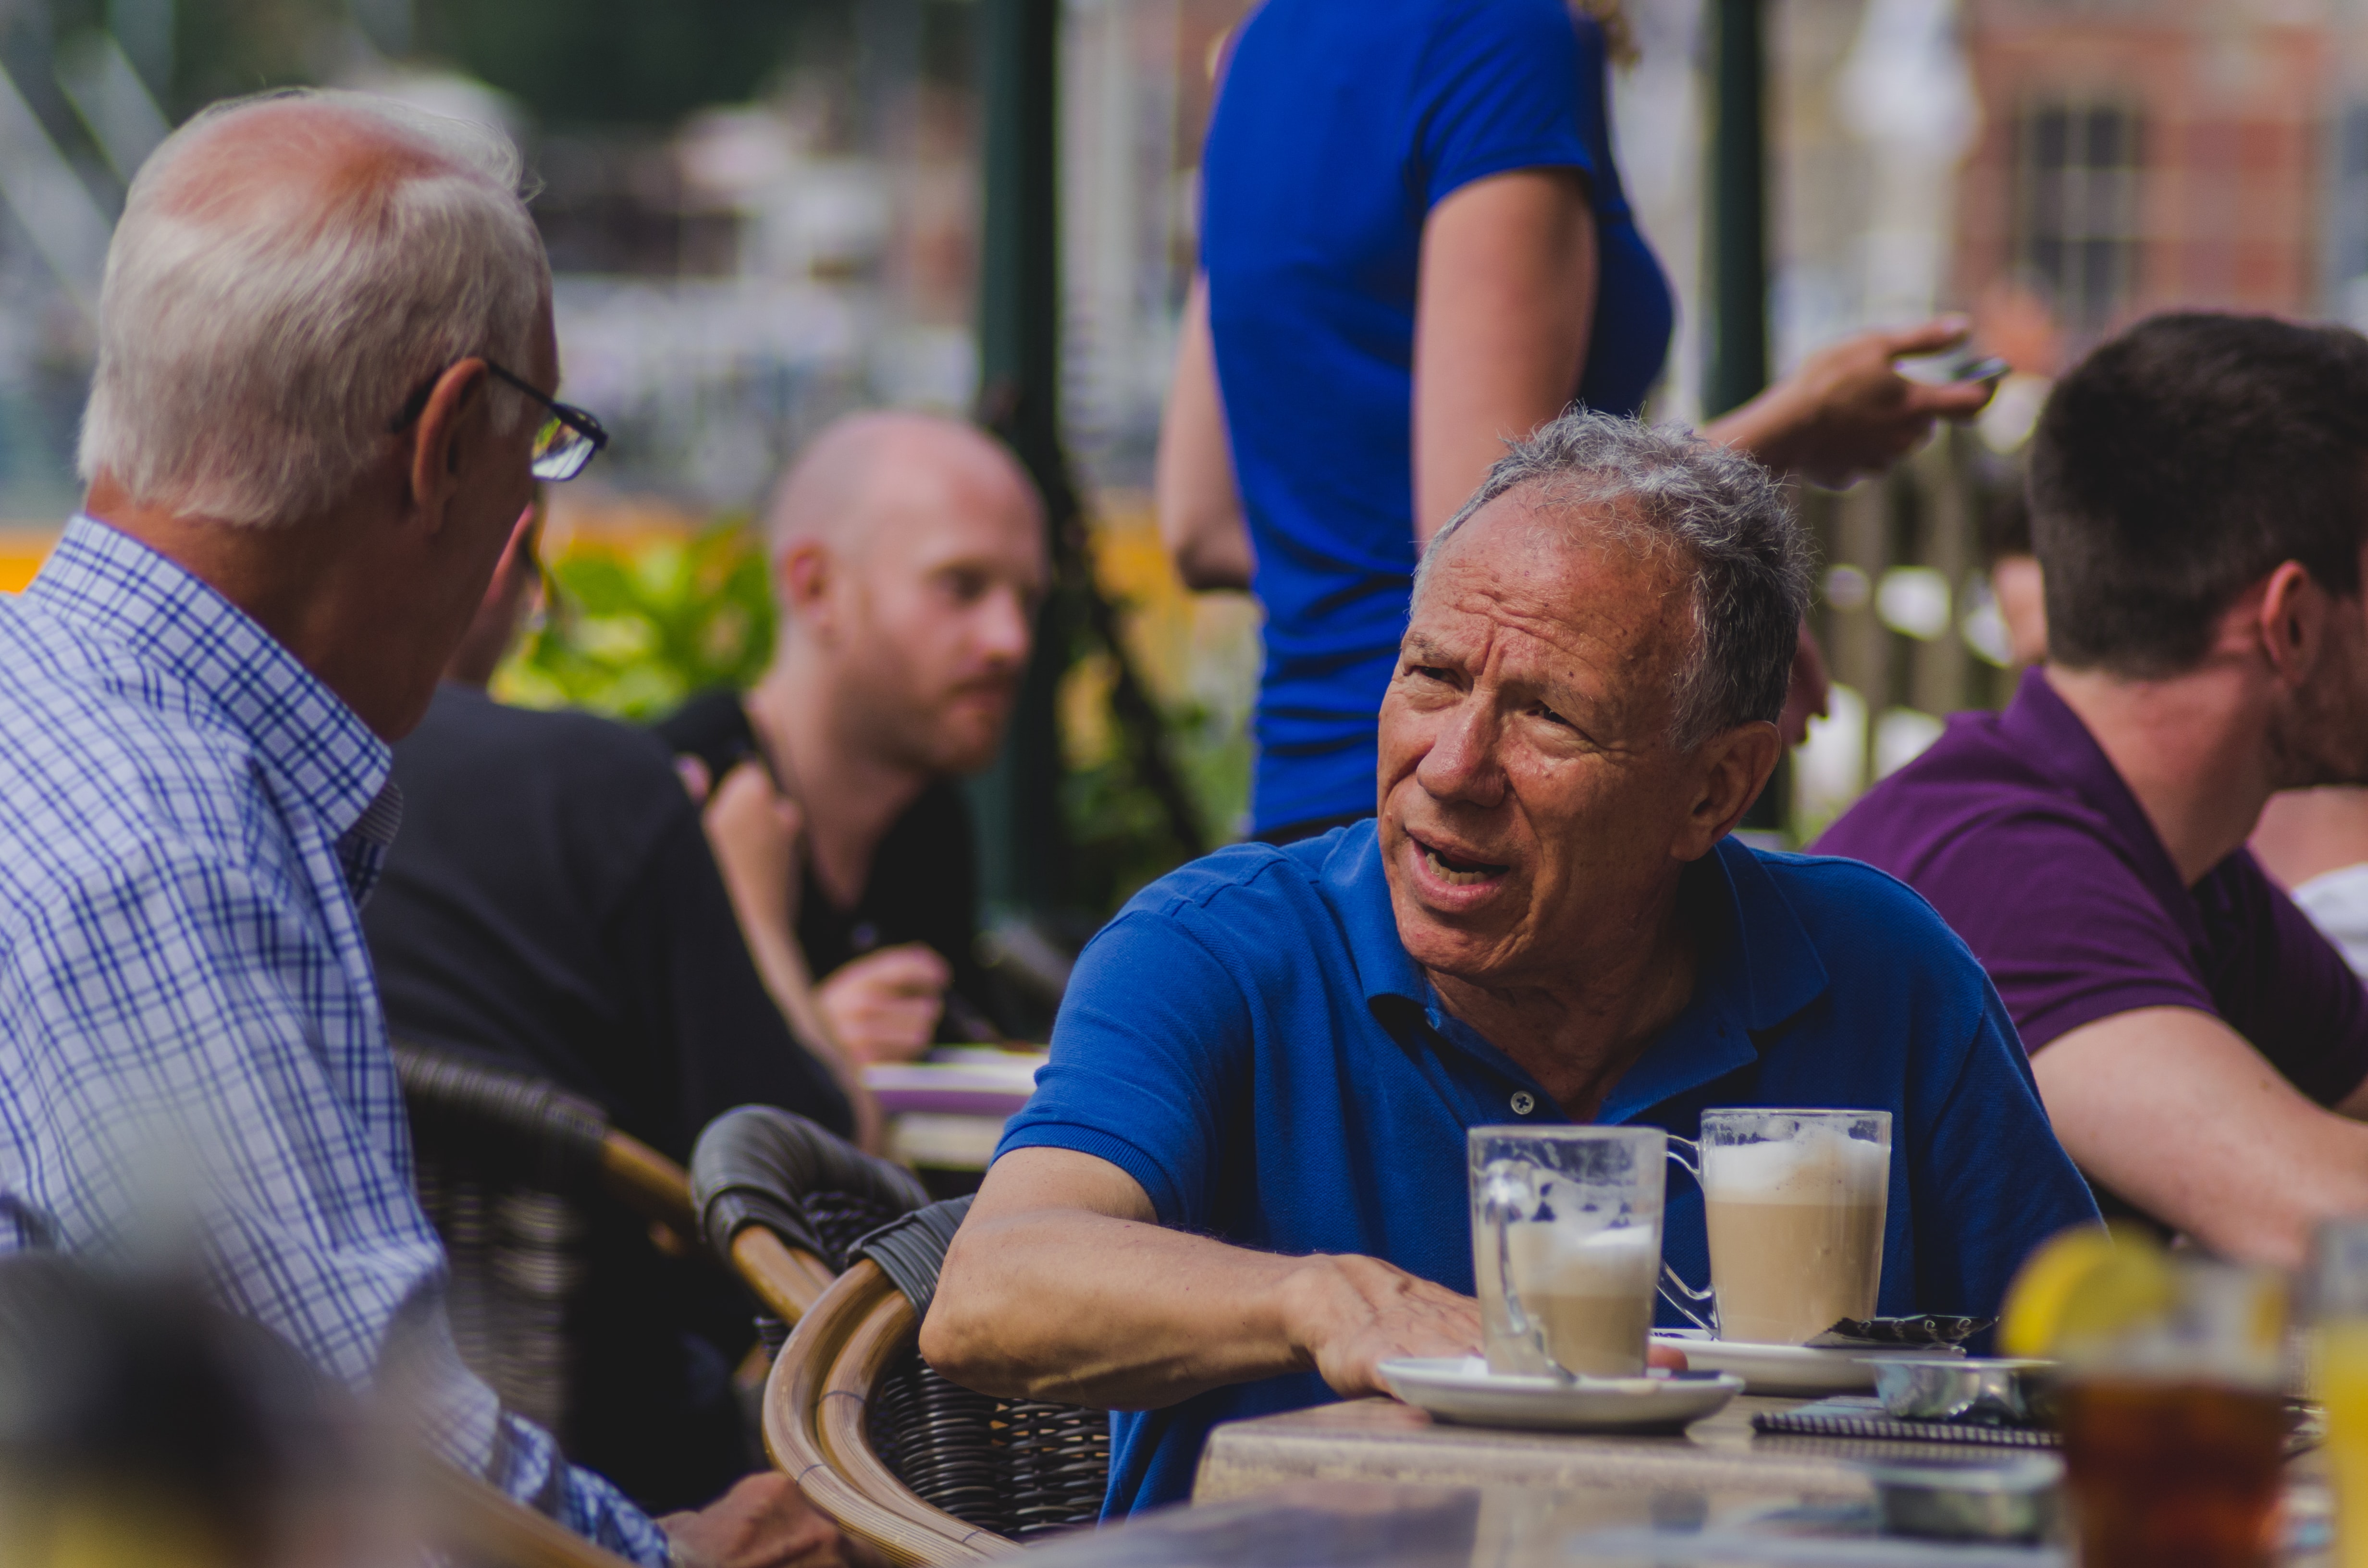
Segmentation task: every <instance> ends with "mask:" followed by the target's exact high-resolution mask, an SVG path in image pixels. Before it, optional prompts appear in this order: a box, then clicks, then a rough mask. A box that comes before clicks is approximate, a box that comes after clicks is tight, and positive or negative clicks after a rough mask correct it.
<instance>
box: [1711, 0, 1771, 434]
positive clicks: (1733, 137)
mask: <svg viewBox="0 0 2368 1568" xmlns="http://www.w3.org/2000/svg"><path fill="white" fill-rule="evenodd" d="M1760 4H1761V0H1712V6H1711V68H1710V79H1711V117H1710V119H1711V136H1710V188H1709V190H1708V192H1707V195H1708V197H1709V200H1708V201H1707V203H1706V204H1705V205H1706V208H1707V210H1706V212H1705V213H1704V218H1705V222H1704V223H1703V229H1702V257H1703V262H1704V266H1703V268H1702V271H1703V274H1704V277H1703V283H1704V286H1705V292H1706V294H1707V295H1708V301H1707V302H1708V306H1709V309H1708V312H1707V315H1708V324H1709V327H1710V333H1709V343H1708V354H1709V362H1708V363H1707V365H1705V366H1704V368H1703V375H1702V417H1704V418H1705V419H1715V418H1717V417H1718V416H1719V415H1722V414H1725V413H1726V412H1727V411H1728V410H1730V409H1732V408H1735V407H1736V406H1738V405H1739V404H1742V403H1748V402H1749V401H1750V400H1751V399H1752V398H1753V397H1754V396H1755V395H1757V394H1758V393H1759V390H1760V389H1761V388H1763V387H1765V386H1766V385H1767V384H1768V194H1767V193H1768V161H1767V152H1766V143H1765V129H1764V109H1763V107H1762V105H1763V100H1764V97H1765V86H1764V83H1765V80H1766V75H1767V61H1766V55H1765V52H1764V51H1763V49H1762V47H1761V42H1760V16H1759V7H1760Z"/></svg>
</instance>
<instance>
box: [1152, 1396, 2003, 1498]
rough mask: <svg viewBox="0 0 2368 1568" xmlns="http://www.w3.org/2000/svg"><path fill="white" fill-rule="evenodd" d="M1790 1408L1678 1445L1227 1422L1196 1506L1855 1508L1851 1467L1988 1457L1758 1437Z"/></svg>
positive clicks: (1384, 1410) (1361, 1420)
mask: <svg viewBox="0 0 2368 1568" xmlns="http://www.w3.org/2000/svg"><path fill="white" fill-rule="evenodd" d="M1802 1403H1806V1402H1805V1401H1803V1400H1797V1399H1772V1398H1759V1397H1754V1396H1752V1395H1748V1394H1746V1395H1743V1396H1741V1397H1739V1398H1737V1399H1736V1400H1735V1401H1734V1402H1733V1403H1730V1404H1728V1405H1727V1407H1726V1408H1725V1409H1724V1410H1722V1411H1720V1412H1719V1413H1718V1414H1717V1415H1713V1416H1711V1417H1709V1418H1708V1419H1707V1420H1702V1421H1697V1422H1695V1423H1694V1424H1693V1425H1692V1426H1689V1427H1687V1428H1686V1430H1685V1431H1683V1432H1682V1433H1676V1434H1670V1435H1652V1436H1645V1435H1636V1434H1626V1433H1588V1432H1517V1431H1510V1430H1506V1429H1503V1428H1497V1427H1486V1426H1454V1425H1452V1424H1451V1423H1447V1422H1434V1421H1433V1420H1431V1418H1430V1417H1429V1416H1428V1415H1424V1414H1423V1413H1422V1412H1421V1411H1419V1410H1417V1409H1415V1408H1413V1407H1412V1406H1410V1405H1405V1404H1400V1403H1397V1402H1396V1401H1395V1400H1389V1399H1360V1400H1352V1401H1349V1402H1348V1403H1341V1404H1321V1405H1316V1406H1315V1407H1314V1408H1312V1409H1307V1410H1292V1411H1286V1412H1284V1413H1282V1414H1281V1415H1264V1416H1259V1417H1257V1418H1255V1419H1253V1420H1248V1421H1233V1422H1227V1423H1226V1424H1224V1426H1219V1427H1217V1428H1216V1429H1215V1430H1213V1431H1212V1432H1211V1433H1210V1434H1209V1442H1208V1446H1207V1448H1205V1449H1203V1450H1202V1451H1201V1469H1200V1473H1199V1475H1198V1477H1197V1478H1196V1480H1195V1482H1194V1484H1193V1488H1192V1500H1193V1501H1194V1502H1195V1503H1215V1502H1224V1501H1226V1500H1228V1499H1231V1498H1235V1497H1243V1496H1247V1495H1249V1494H1252V1493H1256V1492H1264V1491H1268V1490H1270V1489H1272V1488H1273V1487H1276V1486H1280V1485H1284V1484H1287V1483H1293V1482H1301V1481H1363V1482H1380V1483H1429V1484H1440V1485H1456V1486H1507V1485H1510V1486H1544V1487H1554V1488H1563V1489H1569V1488H1585V1487H1618V1488H1625V1489H1634V1488H1637V1487H1656V1486H1673V1487H1687V1488H1692V1489H1695V1490H1701V1491H1710V1492H1720V1493H1736V1494H1756V1495H1760V1496H1772V1495H1782V1496H1792V1497H1805V1498H1813V1499H1819V1500H1825V1501H1835V1502H1842V1501H1857V1500H1861V1499H1864V1498H1868V1497H1871V1496H1873V1488H1872V1487H1871V1486H1870V1485H1869V1484H1868V1483H1867V1479H1866V1477H1865V1476H1864V1475H1863V1474H1861V1473H1860V1471H1858V1470H1856V1469H1855V1468H1853V1466H1852V1462H1851V1461H1853V1460H1870V1459H1953V1460H1959V1461H1963V1460H1965V1459H1968V1458H1971V1457H1975V1456H1978V1455H1981V1454H1985V1453H1987V1452H1989V1450H1987V1449H1972V1450H1968V1449H1964V1448H1956V1447H1946V1446H1942V1445H1939V1444H1932V1443H1893V1442H1859V1441H1847V1440H1843V1439H1838V1438H1825V1437H1782V1436H1773V1435H1770V1436H1767V1437H1762V1436H1760V1435H1759V1434H1758V1433H1755V1432H1753V1431H1752V1429H1751V1417H1752V1416H1753V1415H1756V1414H1758V1413H1759V1412H1760V1411H1763V1410H1789V1409H1792V1408H1793V1406H1795V1405H1799V1404H1802Z"/></svg>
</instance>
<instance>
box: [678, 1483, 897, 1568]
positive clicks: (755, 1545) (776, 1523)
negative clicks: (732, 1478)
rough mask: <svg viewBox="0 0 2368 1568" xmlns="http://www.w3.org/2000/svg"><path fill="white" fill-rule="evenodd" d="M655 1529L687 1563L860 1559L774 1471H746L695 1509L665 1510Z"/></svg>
mask: <svg viewBox="0 0 2368 1568" xmlns="http://www.w3.org/2000/svg"><path fill="white" fill-rule="evenodd" d="M658 1528H660V1529H662V1530H664V1531H666V1538H667V1540H670V1541H672V1542H673V1543H674V1547H675V1551H676V1554H677V1556H678V1557H680V1558H682V1559H683V1560H684V1562H686V1564H688V1565H689V1568H846V1565H847V1564H848V1563H850V1562H856V1561H860V1554H856V1553H850V1552H849V1551H848V1550H847V1548H848V1541H847V1540H845V1539H844V1538H842V1537H841V1536H840V1535H839V1533H838V1527H837V1526H836V1525H834V1524H832V1523H831V1522H830V1521H829V1520H828V1519H826V1518H825V1517H822V1515H821V1514H820V1513H818V1512H816V1511H815V1510H814V1506H813V1505H811V1504H809V1503H808V1502H807V1501H806V1500H805V1494H803V1493H801V1492H800V1491H799V1490H798V1483H796V1482H794V1481H792V1480H791V1479H790V1478H789V1477H788V1476H787V1475H784V1474H782V1473H781V1472H780V1471H768V1472H767V1473H765V1474H762V1475H751V1476H748V1477H746V1478H745V1479H743V1480H742V1481H740V1482H739V1483H736V1484H734V1486H733V1488H732V1490H731V1491H729V1492H726V1493H725V1494H723V1496H721V1497H718V1498H717V1499H716V1500H715V1501H714V1502H712V1503H710V1504H709V1505H708V1506H706V1507H704V1508H701V1509H700V1510H699V1511H698V1512H696V1513H681V1514H668V1515H667V1516H666V1517H664V1518H662V1519H660V1520H659V1521H658Z"/></svg>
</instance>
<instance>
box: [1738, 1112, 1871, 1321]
mask: <svg viewBox="0 0 2368 1568" xmlns="http://www.w3.org/2000/svg"><path fill="white" fill-rule="evenodd" d="M1701 1155H1702V1169H1701V1172H1700V1175H1701V1180H1702V1213H1703V1220H1704V1222H1705V1224H1706V1225H1707V1227H1708V1229H1709V1233H1710V1288H1711V1294H1712V1296H1713V1299H1714V1300H1715V1301H1716V1302H1717V1306H1718V1336H1719V1337H1720V1338H1721V1339H1736V1340H1746V1341H1751V1342H1755V1343H1759V1344H1764V1345H1799V1344H1802V1343H1803V1342H1804V1341H1806V1340H1808V1339H1811V1338H1814V1337H1815V1336H1816V1335H1820V1334H1823V1333H1825V1332H1826V1330H1827V1329H1829V1328H1831V1327H1833V1326H1834V1324H1836V1323H1837V1322H1838V1321H1839V1320H1840V1319H1843V1318H1870V1317H1873V1315H1874V1307H1875V1296H1876V1293H1877V1291H1878V1290H1880V1289H1881V1287H1882V1284H1883V1223H1884V1214H1885V1212H1886V1211H1887V1210H1888V1208H1889V1204H1890V1195H1891V1114H1890V1112H1888V1111H1880V1110H1761V1109H1751V1108H1722V1109H1718V1110H1706V1111H1704V1112H1702V1141H1701Z"/></svg>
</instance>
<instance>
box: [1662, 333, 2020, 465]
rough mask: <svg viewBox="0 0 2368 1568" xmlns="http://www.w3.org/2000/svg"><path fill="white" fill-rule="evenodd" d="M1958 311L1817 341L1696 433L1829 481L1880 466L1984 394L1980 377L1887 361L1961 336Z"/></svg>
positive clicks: (1972, 411) (1979, 402)
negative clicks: (1933, 377)
mask: <svg viewBox="0 0 2368 1568" xmlns="http://www.w3.org/2000/svg"><path fill="white" fill-rule="evenodd" d="M1969 331H1970V328H1969V327H1968V326H1967V325H1966V324H1965V322H1964V319H1963V318H1962V317H1943V318H1942V319H1941V320H1939V321H1932V322H1926V323H1925V324H1923V325H1921V326H1915V327H1909V328H1907V329H1906V330H1905V331H1900V332H1863V333H1861V334H1859V335H1857V336H1856V337H1850V338H1844V339H1843V340H1842V341H1841V342H1839V343H1837V344H1834V345H1832V346H1830V347H1826V348H1821V349H1819V350H1818V351H1817V352H1816V353H1815V354H1812V355H1810V356H1809V357H1808V358H1806V359H1805V360H1804V361H1802V364H1801V368H1800V369H1797V370H1795V371H1793V373H1792V374H1791V375H1789V376H1787V377H1785V378H1784V379H1783V380H1782V381H1779V382H1777V383H1776V384H1775V385H1774V386H1772V387H1770V388H1769V389H1768V390H1767V391H1766V392H1761V393H1760V394H1759V396H1758V397H1756V398H1753V399H1752V400H1751V401H1750V402H1749V403H1745V404H1744V405H1743V406H1742V407H1741V408H1738V409H1736V411H1735V412H1734V413H1733V414H1730V415H1726V416H1725V418H1723V419H1720V420H1718V421H1717V422H1715V423H1714V424H1713V425H1711V426H1708V427H1707V428H1706V429H1705V430H1704V431H1703V434H1704V435H1707V436H1709V437H1711V438H1712V439H1713V440H1717V441H1723V442H1725V443H1726V444H1727V445H1729V446H1734V447H1738V448H1741V449H1743V450H1745V451H1748V452H1749V453H1751V454H1752V455H1753V456H1754V457H1756V458H1758V459H1759V460H1760V461H1761V462H1764V463H1766V464H1767V465H1768V466H1769V467H1770V468H1772V469H1775V470H1776V471H1777V472H1782V473H1796V474H1799V475H1800V476H1801V477H1802V478H1804V479H1806V480H1808V481H1810V482H1811V483H1816V484H1823V485H1826V486H1828V487H1830V488H1833V489H1839V488H1841V487H1842V486H1843V485H1846V484H1848V483H1850V482H1851V481H1852V480H1854V479H1856V478H1857V477H1858V476H1859V475H1861V474H1864V473H1880V472H1883V471H1884V469H1887V468H1889V467H1890V466H1891V465H1892V464H1893V463H1895V462H1897V461H1898V460H1900V459H1901V458H1903V457H1906V456H1907V454H1908V453H1909V452H1910V451H1912V450H1914V449H1915V448H1916V446H1917V445H1918V443H1919V442H1921V441H1922V440H1923V439H1924V437H1926V436H1928V435H1930V434H1931V431H1932V426H1933V422H1934V421H1936V420H1941V419H1970V418H1972V417H1973V416H1974V415H1976V414H1979V413H1980V412H1981V411H1982V406H1983V405H1984V404H1985V403H1988V402H1989V400H1990V393H1991V392H1993V391H1994V390H1995V384H1994V383H1992V382H1989V381H1951V382H1946V383H1942V384H1941V385H1932V384H1930V383H1928V382H1924V381H1909V380H1908V379H1907V377H1905V376H1903V375H1901V374H1900V373H1899V372H1898V370H1897V369H1896V368H1895V367H1894V365H1893V361H1894V360H1896V359H1899V358H1903V357H1905V356H1909V355H1921V354H1939V353H1941V352H1944V351H1945V350H1947V349H1951V348H1954V347H1957V346H1958V345H1959V344H1962V343H1963V342H1964V340H1965V337H1966V335H1967V333H1968V332H1969Z"/></svg>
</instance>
